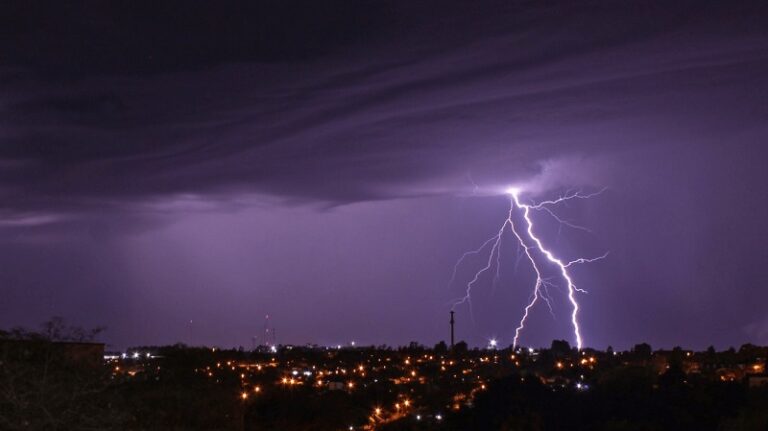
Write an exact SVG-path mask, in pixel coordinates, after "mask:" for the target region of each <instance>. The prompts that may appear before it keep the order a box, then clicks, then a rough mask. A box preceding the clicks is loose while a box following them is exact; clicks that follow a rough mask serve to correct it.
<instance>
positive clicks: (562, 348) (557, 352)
mask: <svg viewBox="0 0 768 431" xmlns="http://www.w3.org/2000/svg"><path fill="white" fill-rule="evenodd" d="M550 350H552V354H553V355H554V356H555V357H562V356H565V355H568V354H569V353H571V345H570V343H568V342H567V341H565V340H552V346H551V347H550Z"/></svg>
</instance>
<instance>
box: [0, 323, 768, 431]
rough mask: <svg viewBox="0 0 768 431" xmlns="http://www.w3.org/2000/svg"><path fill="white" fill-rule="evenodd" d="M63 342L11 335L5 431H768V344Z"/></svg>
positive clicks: (5, 348) (5, 343)
mask: <svg viewBox="0 0 768 431" xmlns="http://www.w3.org/2000/svg"><path fill="white" fill-rule="evenodd" d="M60 332H61V331H59V333H58V335H59V337H60V338H61V339H60V340H57V339H51V338H50V337H47V336H46V335H45V334H37V333H29V332H21V333H20V332H13V331H6V332H3V333H2V342H0V349H1V350H0V354H1V355H2V356H1V357H0V360H1V361H2V362H1V363H2V375H1V378H0V384H1V385H2V386H0V389H2V394H3V398H2V399H0V407H2V408H0V428H2V429H9V430H13V429H85V428H88V427H89V426H95V428H96V429H168V430H170V429H193V430H208V429H217V430H310V429H311V430H426V429H445V430H469V429H510V430H513V429H520V430H523V429H527V430H538V429H541V430H545V429H612V430H613V429H616V430H623V429H713V430H720V429H765V428H760V427H761V426H763V425H764V424H768V409H767V408H765V407H766V406H768V404H767V403H768V375H767V374H766V358H768V347H760V346H755V345H750V344H746V345H743V346H741V347H740V348H738V349H733V348H732V349H728V350H725V351H716V350H715V349H714V348H709V349H707V350H705V351H699V352H697V351H692V350H687V349H684V348H675V349H672V350H653V349H652V347H651V346H650V345H648V344H645V343H641V344H637V345H635V346H634V347H633V348H632V349H630V350H628V351H614V350H613V349H611V348H609V349H607V350H606V351H600V350H595V349H582V350H577V349H575V348H573V347H572V346H570V345H569V343H568V342H566V341H562V340H555V341H553V342H552V343H551V346H550V348H547V349H530V348H512V347H507V348H501V347H499V346H497V345H496V343H495V342H492V343H489V345H488V346H487V347H485V348H474V349H470V348H468V346H467V344H466V343H464V342H458V343H456V344H455V345H453V346H451V345H450V344H446V343H445V342H440V343H438V344H437V345H435V346H429V347H427V346H423V345H421V344H418V343H415V342H413V343H410V344H409V345H407V346H403V347H397V348H394V347H386V346H380V347H374V346H355V345H352V344H349V345H346V346H332V347H325V346H316V345H307V346H294V345H262V346H257V347H256V348H255V349H251V350H245V349H242V348H240V349H229V350H226V349H225V350H223V349H218V348H215V347H190V346H186V345H183V344H177V345H172V346H145V347H136V348H131V349H128V350H126V351H124V352H105V351H104V345H103V344H100V343H96V342H93V341H88V340H86V339H84V338H83V337H79V338H78V337H61V333H60ZM80 335H82V333H81V334H80ZM9 394H13V395H9ZM83 409H85V410H83ZM45 411H47V412H48V413H46V414H41V413H42V412H45ZM84 421H85V422H84ZM89 424H90V425H89ZM92 429H93V428H92Z"/></svg>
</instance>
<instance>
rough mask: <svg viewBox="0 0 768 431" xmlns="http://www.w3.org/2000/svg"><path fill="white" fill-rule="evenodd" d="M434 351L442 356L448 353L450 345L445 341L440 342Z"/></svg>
mask: <svg viewBox="0 0 768 431" xmlns="http://www.w3.org/2000/svg"><path fill="white" fill-rule="evenodd" d="M434 351H435V353H437V354H442V353H446V352H448V345H446V344H445V341H440V342H439V343H437V344H435V347H434Z"/></svg>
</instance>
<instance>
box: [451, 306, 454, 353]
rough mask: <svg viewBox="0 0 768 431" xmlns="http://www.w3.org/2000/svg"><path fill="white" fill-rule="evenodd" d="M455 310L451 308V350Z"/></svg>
mask: <svg viewBox="0 0 768 431" xmlns="http://www.w3.org/2000/svg"><path fill="white" fill-rule="evenodd" d="M453 322H454V320H453V310H451V350H453Z"/></svg>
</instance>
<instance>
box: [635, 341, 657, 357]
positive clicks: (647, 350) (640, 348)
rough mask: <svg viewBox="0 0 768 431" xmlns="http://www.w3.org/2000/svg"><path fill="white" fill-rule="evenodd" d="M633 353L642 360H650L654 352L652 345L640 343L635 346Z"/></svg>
mask: <svg viewBox="0 0 768 431" xmlns="http://www.w3.org/2000/svg"><path fill="white" fill-rule="evenodd" d="M632 353H634V354H635V356H637V357H638V358H640V359H650V358H651V354H652V353H653V350H651V345H650V344H648V343H640V344H635V347H633V348H632Z"/></svg>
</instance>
